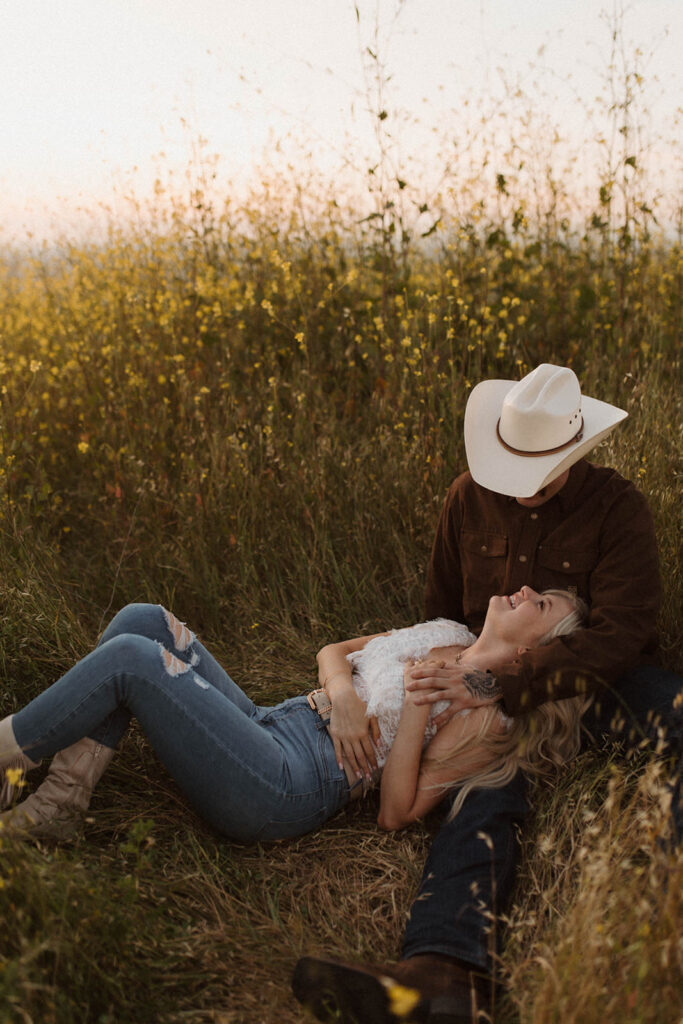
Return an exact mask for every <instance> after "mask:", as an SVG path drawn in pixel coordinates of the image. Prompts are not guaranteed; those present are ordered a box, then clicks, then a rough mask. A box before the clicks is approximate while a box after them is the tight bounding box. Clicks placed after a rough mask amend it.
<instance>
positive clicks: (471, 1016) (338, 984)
mask: <svg viewBox="0 0 683 1024" xmlns="http://www.w3.org/2000/svg"><path fill="white" fill-rule="evenodd" d="M292 991H293V992H294V995H295V996H296V998H297V999H298V1000H299V1002H300V1003H302V1004H303V1005H304V1006H306V1007H308V1009H309V1010H311V1012H312V1013H313V1014H314V1015H315V1016H316V1018H317V1019H318V1020H321V1021H338V1022H340V1024H398V1022H399V1021H402V1022H404V1024H479V1022H481V1024H483V1022H485V1021H490V1020H492V1019H493V1018H492V1016H491V1011H492V1006H491V1002H492V984H491V979H490V978H489V977H488V975H486V974H484V973H483V972H480V971H477V970H476V968H473V967H470V966H469V965H467V964H465V963H463V962H462V961H458V960H454V959H453V958H452V957H447V956H441V955H438V954H422V955H419V956H413V957H410V959H408V960H401V961H400V962H399V963H397V964H390V965H387V966H385V967H369V966H366V965H365V964H347V963H342V962H341V961H338V960H318V959H315V958H313V957H304V958H303V959H302V960H299V962H298V963H297V965H296V968H295V970H294V975H293V977H292Z"/></svg>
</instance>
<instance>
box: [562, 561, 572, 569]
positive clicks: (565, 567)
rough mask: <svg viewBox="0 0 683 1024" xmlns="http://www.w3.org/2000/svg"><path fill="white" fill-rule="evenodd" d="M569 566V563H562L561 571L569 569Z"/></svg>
mask: <svg viewBox="0 0 683 1024" xmlns="http://www.w3.org/2000/svg"><path fill="white" fill-rule="evenodd" d="M569 564H570V563H569V562H563V563H562V568H563V569H568V568H569Z"/></svg>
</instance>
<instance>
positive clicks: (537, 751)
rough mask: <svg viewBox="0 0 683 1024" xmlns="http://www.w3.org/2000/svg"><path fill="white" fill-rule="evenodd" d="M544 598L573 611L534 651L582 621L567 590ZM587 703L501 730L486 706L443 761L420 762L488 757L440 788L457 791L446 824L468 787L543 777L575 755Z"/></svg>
mask: <svg viewBox="0 0 683 1024" xmlns="http://www.w3.org/2000/svg"><path fill="white" fill-rule="evenodd" d="M546 594H547V595H549V596H551V597H564V598H566V599H567V600H569V601H571V603H572V606H573V607H572V610H571V612H569V613H568V614H567V615H565V616H564V618H562V619H560V621H559V622H557V623H556V624H555V625H554V626H553V628H552V629H550V630H548V632H547V633H546V634H545V636H543V637H541V639H540V640H539V644H538V646H539V647H543V646H545V645H546V644H549V643H550V642H551V641H552V640H554V639H555V638H556V637H559V636H568V635H569V634H570V633H574V632H575V631H576V630H577V629H580V628H581V627H582V626H584V625H585V624H586V622H587V620H588V605H587V604H586V602H585V601H584V600H583V599H582V598H580V597H578V596H577V595H576V594H574V593H573V592H572V591H569V590H544V591H543V595H542V596H544V595H546ZM591 701H592V698H590V697H585V696H577V697H568V698H566V699H564V700H554V701H548V702H547V703H546V704H540V705H539V706H538V707H536V708H534V709H533V710H532V711H529V712H527V713H526V714H522V715H519V716H517V717H515V718H513V719H510V725H509V727H508V728H504V729H503V730H502V731H499V730H496V729H495V728H494V726H495V725H496V724H498V723H499V722H500V705H499V704H497V703H496V704H491V705H489V706H487V707H486V709H485V711H484V714H483V715H482V716H481V723H480V725H479V728H478V730H477V731H476V733H474V734H473V735H470V736H468V737H466V738H465V739H463V740H461V741H460V742H458V743H457V744H456V745H455V746H454V747H453V748H452V749H451V751H450V752H449V754H448V755H447V756H446V757H444V758H438V759H437V758H434V759H430V758H425V764H428V763H429V762H430V760H431V763H432V764H433V765H434V766H435V767H438V768H439V769H444V768H448V767H451V766H452V767H453V768H455V767H456V765H457V764H458V763H460V764H462V758H463V755H464V754H466V753H474V752H475V751H484V752H485V753H489V754H490V760H489V762H488V763H487V764H486V766H485V767H484V768H481V769H480V770H479V771H476V772H474V773H473V774H471V775H468V776H466V777H465V778H462V777H460V778H458V779H454V780H453V781H452V782H446V783H441V784H440V788H443V789H444V791H446V790H449V789H452V788H453V787H454V786H456V785H457V786H459V787H460V789H459V792H458V795H457V797H456V798H455V800H454V801H453V806H452V807H451V810H450V812H449V815H448V820H449V821H452V819H453V818H454V817H455V816H456V814H457V813H458V812H459V811H460V809H461V807H462V805H463V803H464V802H465V799H466V798H467V796H468V794H469V793H471V791H472V790H473V789H499V788H500V787H502V786H505V785H507V783H508V782H510V781H511V780H512V778H513V777H514V776H515V775H516V774H517V772H518V771H519V770H520V769H521V770H522V771H524V772H525V773H527V774H528V775H532V776H541V775H545V774H548V773H549V772H550V771H552V769H553V768H554V767H556V766H558V765H561V764H564V763H565V761H568V760H570V759H571V758H572V757H575V756H576V754H577V753H578V751H579V744H580V731H581V718H582V716H583V714H584V713H585V711H586V710H587V708H588V707H589V705H590V704H591Z"/></svg>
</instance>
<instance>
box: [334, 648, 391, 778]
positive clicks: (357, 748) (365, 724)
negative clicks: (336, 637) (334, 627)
mask: <svg viewBox="0 0 683 1024" xmlns="http://www.w3.org/2000/svg"><path fill="white" fill-rule="evenodd" d="M384 635H385V634H383V633H375V634H373V635H371V636H361V637H355V638H354V639H352V640H342V641H341V642H340V643H336V644H327V646H325V647H323V648H322V649H321V650H320V651H318V654H317V659H318V679H319V681H320V685H321V687H323V689H324V690H326V691H327V694H328V696H329V698H330V701H331V702H332V712H331V716H330V725H329V731H330V736H331V737H332V742H333V743H334V751H335V754H336V756H337V763H338V764H339V767H340V768H343V762H342V756H344V757H346V759H347V761H348V762H349V764H350V765H351V767H352V769H353V770H354V771H355V773H356V775H357V776H358V778H359V779H360V778H362V777H363V775H365V776H366V778H368V779H369V778H370V777H371V775H372V772H373V770H375V769H376V768H377V756H376V754H375V748H374V746H373V740H374V741H375V742H377V741H378V740H379V726H378V724H377V719H376V718H375V717H374V716H373V717H371V718H368V717H367V716H366V714H365V710H366V704H365V702H364V701H363V700H361V698H360V697H359V696H358V694H357V693H356V691H355V690H354V688H353V683H352V682H351V665H350V664H349V662H348V661H347V655H348V654H352V653H353V652H354V651H360V650H362V649H363V648H364V647H365V645H366V644H367V643H368V641H369V640H372V639H373V638H374V637H375V636H384Z"/></svg>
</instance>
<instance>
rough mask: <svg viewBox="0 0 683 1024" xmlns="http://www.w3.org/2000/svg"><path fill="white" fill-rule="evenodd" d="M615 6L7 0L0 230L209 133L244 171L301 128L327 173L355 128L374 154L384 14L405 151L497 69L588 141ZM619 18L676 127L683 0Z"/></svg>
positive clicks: (228, 164) (426, 0) (55, 227)
mask: <svg viewBox="0 0 683 1024" xmlns="http://www.w3.org/2000/svg"><path fill="white" fill-rule="evenodd" d="M613 4H614V0H605V2H604V5H603V4H601V2H600V0H403V2H400V0H358V3H357V8H358V16H357V15H356V10H355V5H354V3H353V2H349V0H0V133H1V134H0V139H1V143H0V239H2V238H3V237H4V238H21V236H22V234H25V232H26V231H28V230H31V231H33V232H37V233H38V234H41V233H42V234H44V235H49V234H50V233H51V232H55V231H59V230H60V228H61V227H63V226H64V225H66V224H68V223H69V220H70V218H72V219H75V220H74V222H76V221H77V219H78V215H77V214H76V213H75V211H76V210H77V208H78V207H79V206H81V207H86V208H92V207H94V206H95V205H96V204H97V203H98V202H99V201H107V199H108V198H109V197H110V196H111V195H113V194H114V193H115V192H116V191H117V190H118V191H121V190H122V189H123V188H125V187H126V186H132V187H134V188H135V189H136V191H137V192H138V193H139V194H141V195H144V194H145V193H146V192H147V191H148V190H150V189H151V187H152V183H153V181H154V178H155V177H156V175H157V174H158V173H159V169H160V167H163V168H165V169H166V170H169V169H170V170H173V171H175V172H177V173H179V174H180V173H182V169H183V168H184V167H185V166H187V163H188V159H189V157H190V154H191V152H192V149H193V147H196V144H197V140H198V139H199V138H200V137H201V138H203V139H205V140H206V142H205V150H206V151H207V152H208V153H212V154H216V155H217V156H218V157H219V168H220V173H221V175H224V176H225V179H226V180H228V179H229V180H231V181H235V182H240V181H246V180H248V177H249V174H250V173H252V172H253V168H254V167H255V166H256V165H257V164H258V162H259V161H260V160H262V159H263V157H264V154H268V153H269V152H270V151H272V150H273V148H274V147H275V146H276V145H277V144H278V142H283V143H284V145H285V147H286V146H290V155H291V153H292V152H293V153H296V147H297V141H296V140H298V139H305V140H306V146H305V147H303V148H308V149H309V150H310V151H312V152H313V153H314V154H315V159H316V160H317V161H319V162H320V165H321V166H322V167H329V168H330V169H332V168H334V166H335V162H338V161H339V159H340V155H341V154H343V153H344V152H345V151H346V150H347V149H348V147H349V145H350V140H352V145H353V146H357V147H358V148H359V150H361V149H363V147H364V146H367V147H370V148H371V147H372V120H371V118H370V117H369V116H368V114H367V107H368V99H367V89H366V85H365V84H364V81H365V80H364V75H363V60H362V59H361V55H362V53H363V51H364V49H365V48H366V47H367V46H373V45H374V42H375V36H374V26H375V22H376V20H377V21H378V23H379V25H380V31H379V36H378V40H379V43H380V46H381V53H382V55H383V57H384V58H385V59H386V63H387V68H388V72H389V73H390V74H391V76H392V77H391V79H390V81H389V83H388V86H387V104H388V105H389V104H390V103H391V104H392V105H393V106H392V107H391V110H392V114H393V111H394V109H396V110H398V109H401V110H403V111H406V112H410V113H411V114H413V115H415V116H414V117H413V118H412V119H411V118H406V120H405V123H404V125H403V127H402V129H401V145H402V147H403V149H404V151H406V152H408V153H410V151H411V149H412V150H413V151H414V152H418V151H424V147H425V145H428V143H427V141H426V140H427V138H428V135H429V129H430V127H431V128H433V127H434V126H436V125H445V124H447V123H448V119H449V117H452V116H453V111H454V110H455V109H456V108H457V107H458V105H459V104H460V105H462V104H465V103H466V102H468V101H471V100H472V99H473V98H475V97H478V96H481V95H483V94H485V93H487V94H493V93H495V92H496V90H500V89H501V82H502V79H503V76H505V77H506V78H507V79H508V80H509V81H513V80H515V79H516V78H517V77H519V79H520V80H521V81H523V82H524V83H525V85H526V87H527V88H528V89H531V91H532V93H533V88H534V75H535V74H536V71H534V70H532V69H531V65H532V64H533V65H535V66H536V69H538V68H542V69H543V81H544V83H545V86H544V88H546V89H547V88H548V87H550V88H551V90H554V98H553V99H552V106H553V113H554V116H560V117H561V120H562V121H563V123H565V124H567V125H573V129H574V130H575V131H576V133H577V138H579V139H580V136H581V132H582V131H585V130H586V128H585V123H583V122H582V121H581V117H583V116H584V115H583V114H581V115H579V113H578V107H577V104H576V97H577V95H578V96H581V97H582V99H583V100H584V101H585V103H586V104H590V103H591V102H592V99H593V97H594V96H595V95H597V94H598V93H599V91H600V80H599V74H600V69H601V68H602V69H603V70H604V66H605V53H606V52H607V49H608V45H609V33H608V31H607V28H606V26H605V22H604V19H601V13H600V12H601V10H603V7H604V9H606V10H610V9H611V8H612V7H613ZM625 25H626V34H627V39H628V40H629V45H632V46H634V47H635V46H636V45H638V46H639V47H640V48H641V50H642V52H643V56H642V58H641V61H642V67H643V70H644V72H645V74H646V77H647V80H648V85H649V86H651V92H650V101H651V104H652V112H653V117H654V121H655V128H657V129H658V130H659V128H661V129H662V130H663V131H666V130H667V126H669V125H671V124H672V123H673V118H674V115H675V111H676V108H677V107H680V103H681V70H680V69H681V62H680V47H681V43H683V4H682V3H681V2H680V0H633V2H632V3H631V4H630V6H629V7H628V9H627V12H626V16H625ZM651 53H654V56H653V57H650V54H651ZM366 63H367V53H366ZM544 101H545V102H550V100H549V98H548V95H547V94H546V96H545V100H544ZM539 102H541V101H540V100H539ZM287 140H288V141H287ZM302 146H303V144H302Z"/></svg>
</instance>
